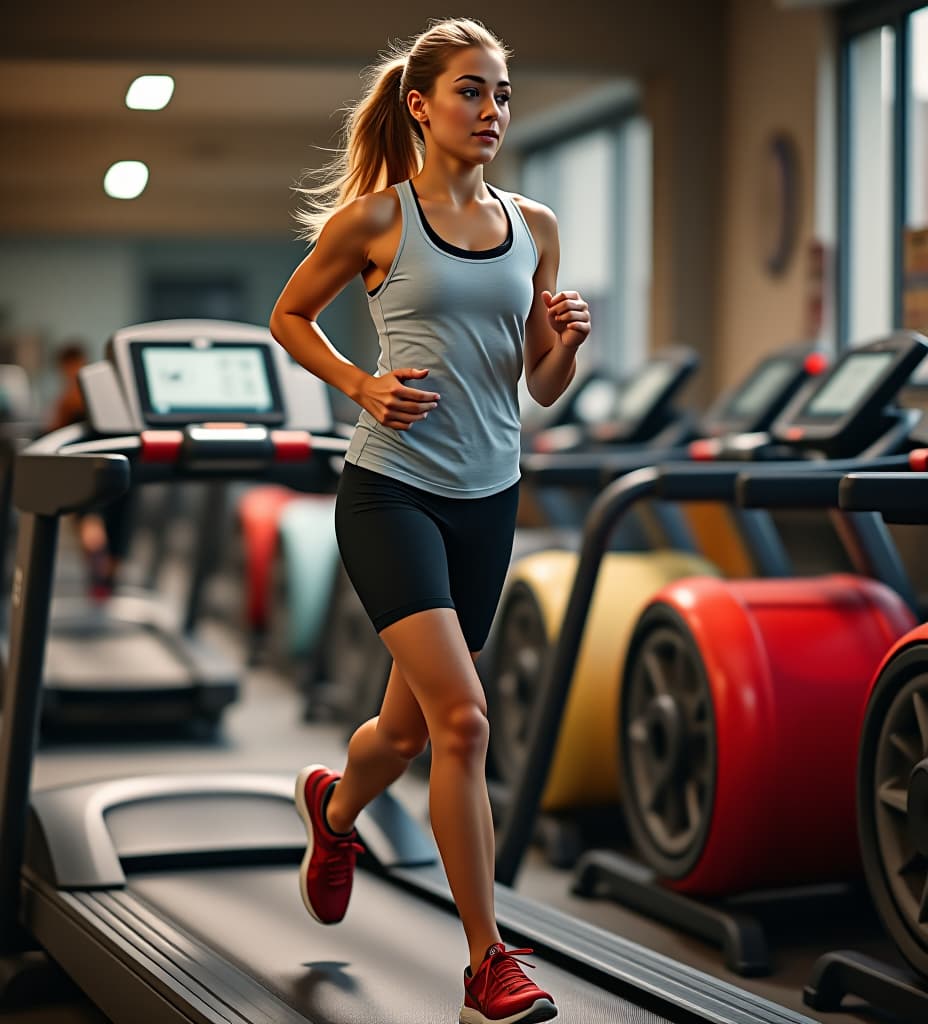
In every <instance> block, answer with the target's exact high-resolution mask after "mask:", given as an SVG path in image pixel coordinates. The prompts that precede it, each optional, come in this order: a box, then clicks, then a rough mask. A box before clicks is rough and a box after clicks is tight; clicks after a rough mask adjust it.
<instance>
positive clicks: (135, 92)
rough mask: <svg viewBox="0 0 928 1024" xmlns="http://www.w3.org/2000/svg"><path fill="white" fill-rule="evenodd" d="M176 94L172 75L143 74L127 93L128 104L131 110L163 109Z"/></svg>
mask: <svg viewBox="0 0 928 1024" xmlns="http://www.w3.org/2000/svg"><path fill="white" fill-rule="evenodd" d="M173 95H174V79H173V78H171V76H170V75H141V76H140V77H139V78H137V79H136V80H135V81H134V82H133V83H132V85H130V86H129V91H128V92H127V93H126V106H127V107H129V108H130V109H131V110H163V109H164V108H165V107H166V106H167V105H168V103H170V101H171V97H172V96H173Z"/></svg>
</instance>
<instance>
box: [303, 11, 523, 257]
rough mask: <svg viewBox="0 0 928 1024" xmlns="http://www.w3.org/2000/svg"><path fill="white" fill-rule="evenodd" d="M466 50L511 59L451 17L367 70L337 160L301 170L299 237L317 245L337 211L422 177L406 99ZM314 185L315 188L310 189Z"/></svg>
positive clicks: (492, 39) (466, 21)
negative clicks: (473, 48)
mask: <svg viewBox="0 0 928 1024" xmlns="http://www.w3.org/2000/svg"><path fill="white" fill-rule="evenodd" d="M468 47H483V48H484V49H488V50H496V51H497V52H498V53H500V54H501V55H502V56H503V58H504V59H508V58H509V56H510V53H509V50H508V49H507V48H506V46H505V45H504V44H503V43H502V42H501V41H500V40H499V39H497V38H496V36H495V35H493V33H492V32H490V30H489V29H487V28H486V27H485V26H484V25H482V24H481V23H480V22H479V21H474V20H472V19H470V18H451V19H446V20H444V21H435V22H433V23H432V24H431V25H430V26H429V28H428V29H427V30H426V31H425V32H423V33H422V35H420V36H418V37H417V38H416V39H414V40H413V41H412V42H411V43H410V44H409V45H408V46H407V47H405V48H404V47H402V46H400V45H396V46H394V47H393V48H392V49H391V50H389V51H388V52H387V53H386V54H385V55H384V56H383V59H382V60H381V61H380V62H379V63H377V64H374V65H373V66H372V67H370V68H368V69H367V70H366V71H365V74H364V79H365V86H364V91H363V93H362V96H361V99H360V100H358V102H357V103H355V104H354V105H352V106H349V107H348V110H347V116H346V118H345V125H344V128H343V131H342V144H341V145H340V146H339V147H338V149H337V150H336V155H335V157H334V159H333V160H331V161H330V162H329V163H328V164H327V165H326V166H325V167H323V168H321V169H320V170H318V171H317V170H309V171H305V172H304V174H303V179H302V181H301V183H300V184H299V185H298V186H297V187H296V191H297V192H299V193H300V194H301V196H302V197H303V206H302V208H300V209H298V210H297V211H296V220H297V223H298V224H299V226H300V231H299V235H300V237H301V238H305V239H307V240H308V241H309V242H314V241H315V240H316V239H317V238H318V237H319V233H320V232H321V231H322V228H323V226H324V225H325V222H326V221H327V220H328V219H329V217H331V216H332V214H333V213H335V212H336V211H337V210H340V209H341V208H342V207H343V206H347V204H348V203H350V202H351V201H352V200H354V199H357V198H358V196H364V195H368V194H369V193H371V192H377V191H379V190H380V189H385V188H389V186H390V185H395V184H396V183H397V182H400V181H405V180H406V179H407V178H412V177H414V176H415V175H416V174H417V173H418V172H419V170H420V169H421V167H422V160H423V158H424V156H425V142H424V137H423V134H422V128H421V126H420V125H419V122H418V121H416V120H415V118H414V117H413V116H412V114H410V112H409V109H408V107H407V106H406V97H407V95H408V94H409V92H410V90H412V89H415V90H417V91H418V92H421V93H423V94H427V93H429V92H430V91H431V89H432V87H433V86H434V84H435V79H436V78H437V77H438V76H439V75H440V74H441V73H442V72H443V71H444V69H445V66H446V65H447V63H448V60H449V59H450V57H451V55H452V54H453V53H454V52H455V51H457V50H461V49H467V48H468ZM313 180H315V181H316V182H318V184H308V182H311V181H313Z"/></svg>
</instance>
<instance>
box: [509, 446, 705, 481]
mask: <svg viewBox="0 0 928 1024" xmlns="http://www.w3.org/2000/svg"><path fill="white" fill-rule="evenodd" d="M686 455H687V449H686V447H685V446H684V447H675V448H664V449H660V448H642V447H636V448H633V449H632V450H631V451H627V450H622V451H615V452H604V451H599V452H583V453H578V454H572V453H570V452H552V453H550V454H544V453H540V452H532V453H529V454H526V455H523V456H522V458H521V459H520V461H519V467H520V469H521V471H522V476H523V478H524V479H525V480H526V482H527V483H531V484H537V485H539V486H542V487H548V486H552V487H554V486H562V485H571V484H574V485H577V486H582V485H587V486H593V487H597V486H600V487H601V486H603V485H604V484H606V483H608V482H609V481H610V480H613V479H615V478H616V477H619V476H622V475H624V474H625V473H631V472H633V471H634V470H636V469H644V468H645V467H646V466H654V465H657V463H660V462H670V461H674V460H677V459H685V458H686Z"/></svg>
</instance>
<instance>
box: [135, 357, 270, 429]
mask: <svg viewBox="0 0 928 1024" xmlns="http://www.w3.org/2000/svg"><path fill="white" fill-rule="evenodd" d="M129 354H130V357H131V359H132V367H133V370H134V371H135V379H136V381H137V382H138V397H139V404H140V407H141V410H142V416H143V418H144V420H145V422H146V424H149V425H151V426H169V425H170V426H174V425H180V426H184V425H186V424H188V423H191V422H193V421H199V420H205V419H208V420H210V421H212V422H216V423H222V422H247V423H264V424H268V425H271V424H273V425H278V424H281V423H283V422H284V418H285V417H284V407H283V399H282V397H281V392H280V385H279V382H278V377H277V373H276V367H275V366H274V365H273V362H272V354H271V349H270V348H269V346H267V345H257V344H249V343H247V342H240V341H239V342H231V341H213V340H211V339H209V338H194V339H191V340H189V341H160V340H145V341H130V342H129Z"/></svg>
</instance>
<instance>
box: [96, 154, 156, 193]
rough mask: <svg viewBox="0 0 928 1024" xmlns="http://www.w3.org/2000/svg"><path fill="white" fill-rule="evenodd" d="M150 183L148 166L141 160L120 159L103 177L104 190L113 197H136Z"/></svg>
mask: <svg viewBox="0 0 928 1024" xmlns="http://www.w3.org/2000/svg"><path fill="white" fill-rule="evenodd" d="M147 184H148V167H147V166H146V165H145V164H143V163H142V162H141V160H120V161H119V162H118V163H115V164H113V166H112V167H111V168H110V169H109V170H108V171H107V172H106V174H105V175H104V177H103V191H104V192H106V194H107V195H108V196H112V198H113V199H136V198H138V197H139V196H140V195H141V194H142V193H143V192H144V191H145V186H146V185H147Z"/></svg>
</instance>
